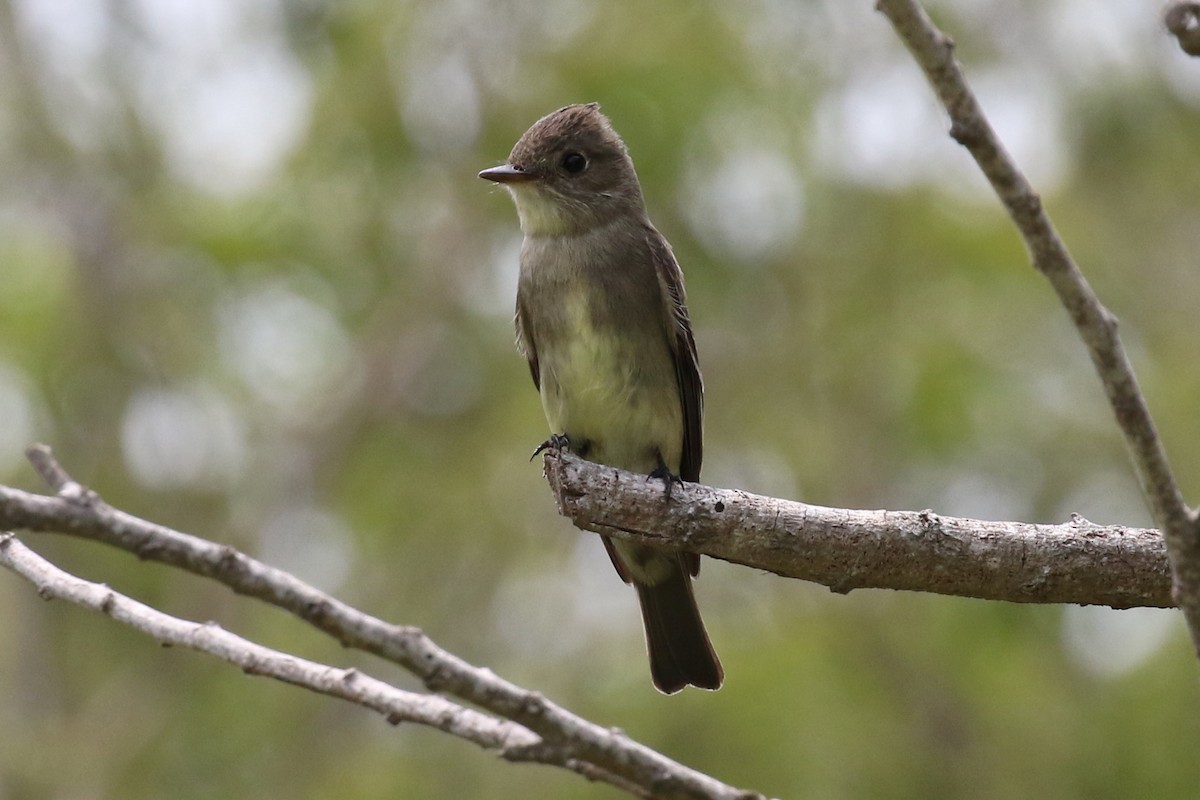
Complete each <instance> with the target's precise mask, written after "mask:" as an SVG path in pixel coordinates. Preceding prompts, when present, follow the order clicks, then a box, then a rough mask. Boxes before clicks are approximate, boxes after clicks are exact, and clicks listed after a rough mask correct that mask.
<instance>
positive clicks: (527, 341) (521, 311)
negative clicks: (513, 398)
mask: <svg viewBox="0 0 1200 800" xmlns="http://www.w3.org/2000/svg"><path fill="white" fill-rule="evenodd" d="M513 322H514V323H515V324H516V328H517V350H519V351H521V355H523V356H525V358H526V360H527V361H529V374H530V375H532V376H533V385H534V386H535V387H536V388H537V390H538V391H541V389H542V376H541V372H539V370H538V357H537V350H536V349H534V346H533V337H531V336H530V335H529V331H528V330H527V328H526V321H525V303H524V302H523V300H522V298H521V295H520V293H518V294H517V313H516V316H515V317H514V318H513Z"/></svg>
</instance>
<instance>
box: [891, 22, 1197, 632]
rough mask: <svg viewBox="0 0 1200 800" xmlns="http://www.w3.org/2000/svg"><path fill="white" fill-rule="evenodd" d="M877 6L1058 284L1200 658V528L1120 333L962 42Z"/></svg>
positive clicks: (1037, 262) (1038, 263) (1039, 263)
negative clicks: (959, 57)
mask: <svg viewBox="0 0 1200 800" xmlns="http://www.w3.org/2000/svg"><path fill="white" fill-rule="evenodd" d="M877 7H878V9H879V10H880V11H881V12H883V14H884V15H885V16H886V17H887V18H888V19H889V20H890V21H891V23H892V26H893V27H894V28H895V29H896V33H897V34H899V36H900V38H901V39H902V40H903V41H904V44H905V45H906V46H907V47H908V49H909V51H910V52H911V53H912V55H913V58H914V59H915V60H916V61H917V63H918V65H920V67H921V69H922V71H924V73H925V77H926V78H927V79H928V80H929V83H930V85H931V86H932V87H933V89H934V92H935V93H936V94H937V96H938V98H939V99H940V100H941V102H942V105H943V106H945V108H946V110H947V112H949V114H950V122H951V125H950V135H951V136H953V137H954V138H955V139H956V140H957V141H958V142H959V144H961V145H963V146H964V147H966V148H967V150H969V151H970V153H971V155H972V156H973V157H974V158H975V161H976V163H977V164H978V165H979V168H980V169H981V170H983V173H984V175H986V176H987V179H988V180H989V181H990V182H991V184H992V188H993V189H994V190H995V192H996V195H997V196H998V197H999V198H1000V201H1001V202H1002V203H1003V204H1004V207H1005V209H1007V210H1008V213H1009V216H1010V217H1011V218H1012V220H1013V223H1014V224H1015V225H1016V226H1017V230H1018V231H1019V232H1020V234H1021V237H1022V238H1023V239H1024V241H1025V245H1026V247H1027V248H1028V249H1029V253H1030V256H1031V258H1032V260H1033V265H1034V267H1035V268H1036V269H1037V270H1038V271H1039V272H1041V273H1042V274H1043V275H1045V276H1046V278H1047V280H1049V281H1050V284H1051V286H1053V287H1054V291H1055V292H1056V293H1057V295H1058V298H1059V301H1060V302H1061V303H1062V304H1063V307H1064V308H1066V310H1067V313H1068V314H1070V316H1071V320H1072V322H1074V323H1075V327H1076V329H1077V330H1078V331H1079V335H1080V337H1081V338H1082V339H1083V341H1084V344H1086V345H1087V349H1088V354H1089V355H1090V356H1091V359H1092V364H1093V365H1094V366H1095V368H1096V372H1097V373H1098V374H1099V376H1100V381H1101V383H1102V384H1103V386H1104V392H1105V394H1106V395H1107V396H1108V401H1109V404H1110V405H1111V406H1112V409H1113V413H1114V415H1115V416H1116V419H1117V424H1118V426H1119V427H1120V429H1121V433H1122V434H1123V435H1124V437H1125V442H1126V444H1127V445H1128V447H1129V452H1130V454H1131V456H1132V458H1133V464H1134V469H1135V471H1136V473H1137V476H1138V480H1139V482H1140V483H1141V486H1142V491H1143V493H1144V494H1145V496H1146V499H1147V502H1148V504H1149V506H1150V511H1151V514H1152V515H1153V516H1154V521H1155V524H1157V525H1158V526H1159V528H1160V529H1161V530H1162V532H1163V536H1164V538H1165V539H1166V545H1167V553H1168V556H1169V558H1170V562H1171V569H1172V574H1173V576H1174V585H1173V588H1172V592H1173V598H1174V601H1175V604H1176V605H1178V606H1179V607H1180V608H1181V609H1182V610H1183V613H1184V617H1185V618H1186V619H1187V623H1188V628H1189V630H1190V631H1191V634H1192V642H1193V644H1194V645H1195V647H1196V650H1197V653H1198V654H1200V529H1198V528H1197V522H1196V516H1195V514H1194V513H1193V512H1192V511H1191V509H1189V508H1188V507H1187V505H1186V504H1185V503H1184V501H1183V495H1182V494H1181V493H1180V491H1179V487H1178V486H1177V485H1176V482H1175V476H1174V475H1173V474H1172V472H1171V468H1170V465H1169V464H1168V462H1167V454H1166V450H1165V449H1164V448H1163V445H1162V442H1161V440H1160V439H1159V437H1158V431H1157V430H1156V428H1155V426H1154V420H1153V419H1152V418H1151V416H1150V410H1149V407H1148V406H1147V404H1146V399H1145V397H1144V396H1143V395H1142V392H1141V389H1140V388H1139V386H1138V383H1137V378H1136V377H1135V376H1134V373H1133V367H1132V366H1131V365H1130V363H1129V357H1128V355H1127V354H1126V353H1125V348H1124V346H1123V345H1122V344H1121V339H1120V337H1119V336H1118V334H1117V320H1116V318H1115V317H1114V316H1113V315H1112V313H1111V312H1109V311H1108V309H1106V308H1105V307H1104V306H1103V305H1101V303H1100V301H1099V299H1097V297H1096V295H1095V293H1094V292H1093V291H1092V288H1091V286H1090V285H1089V284H1088V282H1087V279H1086V278H1084V276H1083V273H1082V272H1080V271H1079V267H1078V266H1076V264H1075V261H1074V260H1073V259H1072V258H1071V254H1070V253H1069V252H1068V251H1067V248H1066V245H1064V244H1063V242H1062V239H1061V238H1059V235H1058V231H1057V230H1055V228H1054V225H1053V224H1052V223H1051V222H1050V218H1049V217H1048V216H1047V215H1046V213H1045V210H1044V209H1043V208H1042V202H1041V198H1039V197H1038V195H1037V194H1036V193H1035V192H1034V191H1033V187H1031V186H1030V185H1029V182H1028V181H1027V180H1026V179H1025V176H1024V175H1023V174H1022V173H1021V171H1020V170H1019V169H1018V168H1017V166H1016V164H1014V163H1013V160H1012V157H1011V156H1009V154H1008V152H1007V151H1005V149H1004V146H1003V144H1001V142H1000V140H999V138H998V137H997V136H996V132H995V131H994V130H993V129H992V126H991V124H990V123H989V122H988V120H987V118H986V117H985V116H984V113H983V109H982V108H981V107H980V105H979V101H978V100H977V99H976V98H975V95H974V94H973V93H972V92H971V89H970V87H969V86H968V85H967V81H966V78H965V77H964V76H963V73H962V69H961V68H960V66H959V64H958V62H957V61H956V60H955V59H954V43H953V41H951V39H950V38H949V37H948V36H946V34H944V33H942V32H941V31H940V30H938V29H937V27H936V26H935V25H934V24H933V22H932V21H931V20H930V19H929V16H928V15H927V14H926V13H925V11H924V9H923V8H922V7H921V6H920V4H919V3H917V2H916V0H879V2H878V3H877Z"/></svg>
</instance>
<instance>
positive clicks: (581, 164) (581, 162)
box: [562, 151, 588, 175]
mask: <svg viewBox="0 0 1200 800" xmlns="http://www.w3.org/2000/svg"><path fill="white" fill-rule="evenodd" d="M587 165H588V161H587V158H585V157H584V156H583V154H582V153H576V152H574V151H572V152H570V153H567V154H566V155H564V156H563V157H562V168H563V169H565V170H566V171H567V172H569V173H571V174H572V175H578V174H579V173H581V172H583V171H584V170H585V169H587Z"/></svg>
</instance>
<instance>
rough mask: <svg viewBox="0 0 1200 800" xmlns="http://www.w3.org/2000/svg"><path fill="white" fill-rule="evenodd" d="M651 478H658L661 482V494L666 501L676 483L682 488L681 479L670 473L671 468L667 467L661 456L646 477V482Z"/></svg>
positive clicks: (669, 497)
mask: <svg viewBox="0 0 1200 800" xmlns="http://www.w3.org/2000/svg"><path fill="white" fill-rule="evenodd" d="M651 478H658V479H659V480H660V481H662V482H663V494H664V495H665V496H666V499H668V500H670V499H671V491H672V490H673V489H674V488H675V484H677V483H678V484H679V488H681V489H682V488H683V478H681V477H679V476H678V475H676V474H675V473H674V472H671V468H670V467H668V466H667V464H666V462H664V461H663V460H662V457H661V456H660V457H659V459H658V466H657V467H655V468H654V470H653V471H652V472H651V473H650V474H649V475H647V476H646V480H650V479H651Z"/></svg>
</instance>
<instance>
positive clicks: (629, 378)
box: [540, 292, 683, 472]
mask: <svg viewBox="0 0 1200 800" xmlns="http://www.w3.org/2000/svg"><path fill="white" fill-rule="evenodd" d="M564 313H565V316H566V319H567V321H568V326H567V328H568V330H570V331H571V334H572V335H571V336H568V337H565V339H566V340H565V341H563V342H560V343H559V344H558V346H556V347H555V348H554V352H549V353H541V354H540V356H541V359H542V361H541V372H542V375H541V378H542V380H541V394H542V407H543V409H544V410H545V412H546V421H547V422H548V423H549V425H550V430H551V432H552V433H566V434H568V435H570V436H574V437H582V438H586V439H588V440H590V441H591V442H592V444H593V449H592V452H591V453H589V454H588V457H589V458H591V459H592V460H594V461H598V462H600V463H604V464H612V465H613V466H618V467H622V468H624V469H629V470H635V471H638V472H649V471H651V470H653V469H654V468H655V467H657V466H658V464H657V457H656V456H655V452H656V451H658V452H661V453H662V456H663V459H664V461H666V463H667V465H668V467H670V468H671V469H672V470H673V471H676V472H678V470H679V458H680V451H681V449H682V440H683V415H682V411H681V408H680V403H679V390H678V386H677V383H676V378H675V374H674V368H673V365H672V362H671V356H670V351H669V350H668V348H667V346H666V343H665V340H664V341H657V340H651V341H637V340H636V339H635V338H634V337H632V336H631V335H627V334H628V333H629V332H627V331H621V330H613V329H611V328H606V329H604V330H598V329H597V328H596V326H595V325H594V324H593V321H592V315H591V314H590V312H589V308H588V302H587V297H586V295H584V294H583V293H582V292H577V293H574V294H571V295H569V296H568V297H567V299H566V301H565V307H564ZM643 330H644V328H643ZM643 338H646V337H645V336H644V334H643Z"/></svg>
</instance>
